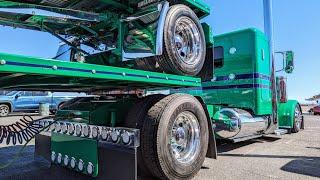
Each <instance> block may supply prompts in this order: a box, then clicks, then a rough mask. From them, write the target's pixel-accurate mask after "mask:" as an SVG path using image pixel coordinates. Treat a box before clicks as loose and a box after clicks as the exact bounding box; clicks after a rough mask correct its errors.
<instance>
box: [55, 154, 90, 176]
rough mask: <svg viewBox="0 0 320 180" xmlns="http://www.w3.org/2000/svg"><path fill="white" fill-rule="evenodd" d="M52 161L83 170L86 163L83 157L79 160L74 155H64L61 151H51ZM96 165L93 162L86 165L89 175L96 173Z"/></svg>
mask: <svg viewBox="0 0 320 180" xmlns="http://www.w3.org/2000/svg"><path fill="white" fill-rule="evenodd" d="M51 161H52V163H55V164H59V165H63V166H65V167H68V168H71V169H74V170H77V171H79V172H83V171H84V170H85V163H84V161H83V160H82V159H79V160H77V159H76V158H74V157H71V158H70V157H69V156H68V155H64V156H63V155H62V154H61V153H56V152H54V151H52V152H51ZM94 168H95V167H94V165H93V163H92V162H89V163H88V164H87V167H86V172H87V174H88V175H93V174H94Z"/></svg>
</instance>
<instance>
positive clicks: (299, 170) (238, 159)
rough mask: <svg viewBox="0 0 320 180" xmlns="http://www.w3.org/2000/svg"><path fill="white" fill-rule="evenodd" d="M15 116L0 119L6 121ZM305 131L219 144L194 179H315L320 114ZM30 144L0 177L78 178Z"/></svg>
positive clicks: (1, 157) (319, 168) (8, 151)
mask: <svg viewBox="0 0 320 180" xmlns="http://www.w3.org/2000/svg"><path fill="white" fill-rule="evenodd" d="M19 117H20V116H19V115H15V116H11V117H9V118H0V123H1V124H10V123H12V122H14V121H15V120H17V119H19ZM305 121H306V123H305V130H304V131H302V132H300V133H298V134H287V135H283V136H281V138H279V137H278V138H277V137H264V138H260V139H255V140H250V141H246V142H241V143H237V144H227V143H220V144H219V145H218V151H219V154H218V160H212V159H206V161H205V163H204V165H203V167H202V169H201V171H200V172H199V174H198V175H197V176H196V177H195V179H196V180H207V179H208V180H209V179H219V180H220V179H227V180H228V179H230V180H233V179H249V180H250V179H254V180H256V179H294V180H295V179H297V180H298V179H303V180H305V179H319V178H320V116H310V115H306V116H305ZM0 147H1V148H0V166H1V165H3V164H5V163H8V162H10V160H11V159H13V158H14V157H15V154H16V153H17V152H18V151H19V149H20V148H21V146H15V147H7V146H4V145H2V146H0ZM33 151H34V146H33V145H32V143H31V145H30V146H28V147H27V148H26V149H25V151H23V153H22V154H21V156H20V158H19V159H18V160H17V161H15V162H14V163H13V164H12V165H11V166H9V167H7V168H1V167H0V179H23V180H26V179H59V180H60V179H79V178H80V179H82V178H84V177H82V176H77V175H76V176H74V174H68V173H66V174H64V175H63V176H61V175H56V174H52V173H50V171H49V169H48V167H49V164H48V163H47V162H45V161H42V160H41V159H37V160H35V159H34V156H33Z"/></svg>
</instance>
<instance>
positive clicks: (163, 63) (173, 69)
mask: <svg viewBox="0 0 320 180" xmlns="http://www.w3.org/2000/svg"><path fill="white" fill-rule="evenodd" d="M205 56H206V42H205V35H204V32H203V29H202V26H201V23H200V20H199V19H198V17H197V15H196V14H195V13H194V12H193V11H192V9H190V8H189V7H188V6H185V5H181V4H178V5H173V6H171V7H170V10H169V12H168V14H167V17H166V21H165V26H164V52H163V55H161V56H156V57H153V58H152V59H151V58H145V59H141V60H138V61H137V66H138V67H140V68H142V69H144V70H152V71H164V72H166V73H173V74H178V75H189V76H195V75H197V74H199V72H200V71H201V69H202V67H203V64H204V61H205Z"/></svg>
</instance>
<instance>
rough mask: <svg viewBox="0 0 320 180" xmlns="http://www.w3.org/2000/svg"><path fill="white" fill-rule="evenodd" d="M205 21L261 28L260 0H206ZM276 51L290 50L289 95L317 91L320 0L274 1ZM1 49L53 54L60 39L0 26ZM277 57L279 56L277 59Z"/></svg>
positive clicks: (228, 27) (217, 27)
mask: <svg viewBox="0 0 320 180" xmlns="http://www.w3.org/2000/svg"><path fill="white" fill-rule="evenodd" d="M206 1H207V2H208V3H209V4H210V5H211V6H212V14H211V15H210V17H208V18H207V19H206V21H207V22H208V23H209V24H211V25H212V27H213V29H214V32H215V34H221V33H225V32H230V31H234V30H239V29H244V28H248V27H256V28H258V29H261V30H263V11H262V10H263V9H262V0H206ZM273 7H274V8H273V10H274V26H275V27H274V30H275V48H276V50H293V51H295V56H296V63H295V65H296V69H295V71H294V73H293V74H291V75H288V89H289V92H288V93H289V98H293V99H298V100H299V101H304V99H305V98H308V97H311V96H313V95H315V94H317V93H320V76H319V74H320V60H319V52H320V51H319V48H320V24H319V19H320V11H319V7H320V1H319V0H274V3H273ZM0 40H1V41H0V52H6V53H15V54H24V55H30V56H40V57H53V56H55V53H56V51H57V46H58V43H59V41H58V40H57V39H56V38H54V37H52V36H51V35H49V34H47V33H42V32H33V31H28V30H20V29H13V28H8V27H0ZM278 60H280V58H278Z"/></svg>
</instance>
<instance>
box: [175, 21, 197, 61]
mask: <svg viewBox="0 0 320 180" xmlns="http://www.w3.org/2000/svg"><path fill="white" fill-rule="evenodd" d="M174 41H175V46H176V47H175V49H176V53H177V54H178V56H179V58H180V60H181V61H183V62H184V63H186V64H189V65H194V64H196V63H197V62H198V61H200V59H201V51H202V49H203V47H202V41H201V36H200V32H199V29H198V27H197V25H196V24H195V23H194V22H193V21H192V20H191V19H190V18H188V17H181V18H179V19H178V20H177V22H176V27H175V34H174Z"/></svg>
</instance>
